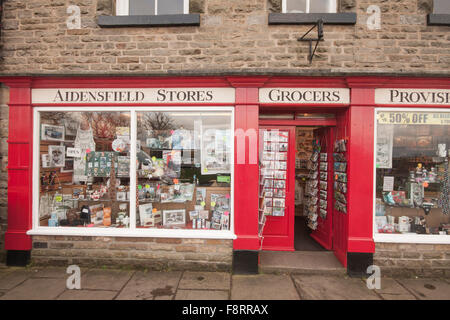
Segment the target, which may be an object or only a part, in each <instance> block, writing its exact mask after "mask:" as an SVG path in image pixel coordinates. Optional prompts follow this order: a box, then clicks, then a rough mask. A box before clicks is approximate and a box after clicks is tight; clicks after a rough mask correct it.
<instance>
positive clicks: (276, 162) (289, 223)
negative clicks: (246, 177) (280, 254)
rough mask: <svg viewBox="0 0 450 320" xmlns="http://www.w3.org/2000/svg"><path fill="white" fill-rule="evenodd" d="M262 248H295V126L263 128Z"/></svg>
mask: <svg viewBox="0 0 450 320" xmlns="http://www.w3.org/2000/svg"><path fill="white" fill-rule="evenodd" d="M259 163H260V190H259V195H260V211H261V212H262V214H264V212H265V214H266V223H265V227H264V231H263V234H262V236H263V239H262V249H263V250H276V251H294V214H295V207H294V206H295V204H294V191H295V190H294V189H295V179H294V177H295V127H291V126H276V127H260V130H259Z"/></svg>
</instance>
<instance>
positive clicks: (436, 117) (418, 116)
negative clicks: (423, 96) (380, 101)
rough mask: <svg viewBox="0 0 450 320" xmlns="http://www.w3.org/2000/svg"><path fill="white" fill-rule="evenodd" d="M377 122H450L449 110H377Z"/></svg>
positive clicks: (439, 123) (442, 123) (436, 123)
mask: <svg viewBox="0 0 450 320" xmlns="http://www.w3.org/2000/svg"><path fill="white" fill-rule="evenodd" d="M377 121H378V123H379V124H410V125H411V124H412V125H414V124H416V125H418V124H435V125H448V124H450V112H411V111H408V112H402V111H379V112H377Z"/></svg>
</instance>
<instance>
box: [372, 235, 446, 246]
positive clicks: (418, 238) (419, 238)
mask: <svg viewBox="0 0 450 320" xmlns="http://www.w3.org/2000/svg"><path fill="white" fill-rule="evenodd" d="M373 240H374V241H375V242H390V243H423V244H450V235H430V234H415V233H411V234H380V233H375V234H374V236H373Z"/></svg>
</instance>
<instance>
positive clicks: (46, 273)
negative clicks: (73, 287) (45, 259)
mask: <svg viewBox="0 0 450 320" xmlns="http://www.w3.org/2000/svg"><path fill="white" fill-rule="evenodd" d="M66 271H67V268H56V267H49V268H33V269H31V270H30V275H31V277H32V278H56V279H61V278H65V279H67V278H68V277H69V276H70V275H71V274H68V273H67V272H66ZM86 271H87V270H83V269H82V268H81V274H83V272H86Z"/></svg>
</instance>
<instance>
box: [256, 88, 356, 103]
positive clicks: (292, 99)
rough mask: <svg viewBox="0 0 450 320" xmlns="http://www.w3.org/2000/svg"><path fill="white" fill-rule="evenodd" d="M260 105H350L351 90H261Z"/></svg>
mask: <svg viewBox="0 0 450 320" xmlns="http://www.w3.org/2000/svg"><path fill="white" fill-rule="evenodd" d="M259 102H260V103H294V104H349V103H350V90H349V89H344V88H334V89H333V88H261V89H259Z"/></svg>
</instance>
